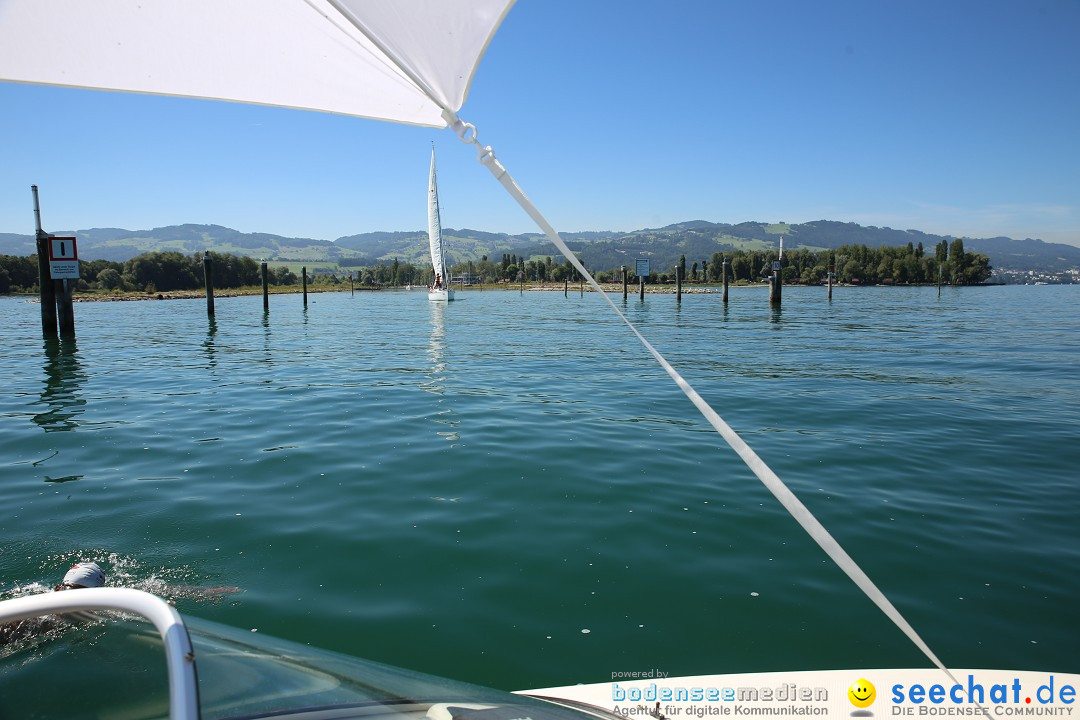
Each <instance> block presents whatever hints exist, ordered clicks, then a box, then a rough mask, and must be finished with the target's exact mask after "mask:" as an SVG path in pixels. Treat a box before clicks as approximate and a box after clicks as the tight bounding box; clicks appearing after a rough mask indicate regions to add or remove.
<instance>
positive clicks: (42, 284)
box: [30, 185, 56, 338]
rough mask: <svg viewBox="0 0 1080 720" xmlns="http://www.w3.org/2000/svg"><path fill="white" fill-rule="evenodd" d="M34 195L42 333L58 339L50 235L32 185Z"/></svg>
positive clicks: (36, 191)
mask: <svg viewBox="0 0 1080 720" xmlns="http://www.w3.org/2000/svg"><path fill="white" fill-rule="evenodd" d="M30 191H31V192H32V193H33V195H34V224H35V225H36V226H37V233H36V237H37V253H38V299H39V300H40V302H41V332H42V334H43V335H44V336H45V337H47V338H49V337H56V295H55V286H54V285H53V281H52V276H51V275H50V274H49V235H48V233H46V232H45V231H44V230H42V229H41V206H40V205H39V204H38V189H37V185H31V186H30Z"/></svg>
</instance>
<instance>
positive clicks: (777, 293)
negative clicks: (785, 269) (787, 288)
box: [769, 270, 783, 305]
mask: <svg viewBox="0 0 1080 720" xmlns="http://www.w3.org/2000/svg"><path fill="white" fill-rule="evenodd" d="M782 296H783V280H782V279H781V277H780V271H779V270H773V274H772V279H771V280H770V281H769V304H770V305H779V304H780V299H781V297H782Z"/></svg>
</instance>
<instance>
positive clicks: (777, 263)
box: [772, 260, 780, 272]
mask: <svg viewBox="0 0 1080 720" xmlns="http://www.w3.org/2000/svg"><path fill="white" fill-rule="evenodd" d="M772 269H773V272H777V271H779V270H780V261H779V260H773V261H772Z"/></svg>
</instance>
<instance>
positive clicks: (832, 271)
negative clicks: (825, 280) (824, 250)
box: [828, 263, 836, 300]
mask: <svg viewBox="0 0 1080 720" xmlns="http://www.w3.org/2000/svg"><path fill="white" fill-rule="evenodd" d="M835 273H836V265H834V264H833V263H829V273H828V275H829V300H832V281H833V275H834V274H835Z"/></svg>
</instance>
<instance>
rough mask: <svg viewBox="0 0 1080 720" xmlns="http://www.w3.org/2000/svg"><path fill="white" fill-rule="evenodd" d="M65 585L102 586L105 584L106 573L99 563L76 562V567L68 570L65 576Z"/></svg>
mask: <svg viewBox="0 0 1080 720" xmlns="http://www.w3.org/2000/svg"><path fill="white" fill-rule="evenodd" d="M63 584H64V585H78V586H80V587H88V588H94V587H101V586H102V585H104V584H105V573H104V572H102V570H101V568H99V567H98V564H97V563H93V562H81V563H75V565H74V567H72V568H71V569H70V570H68V571H67V575H65V576H64V580H63Z"/></svg>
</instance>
